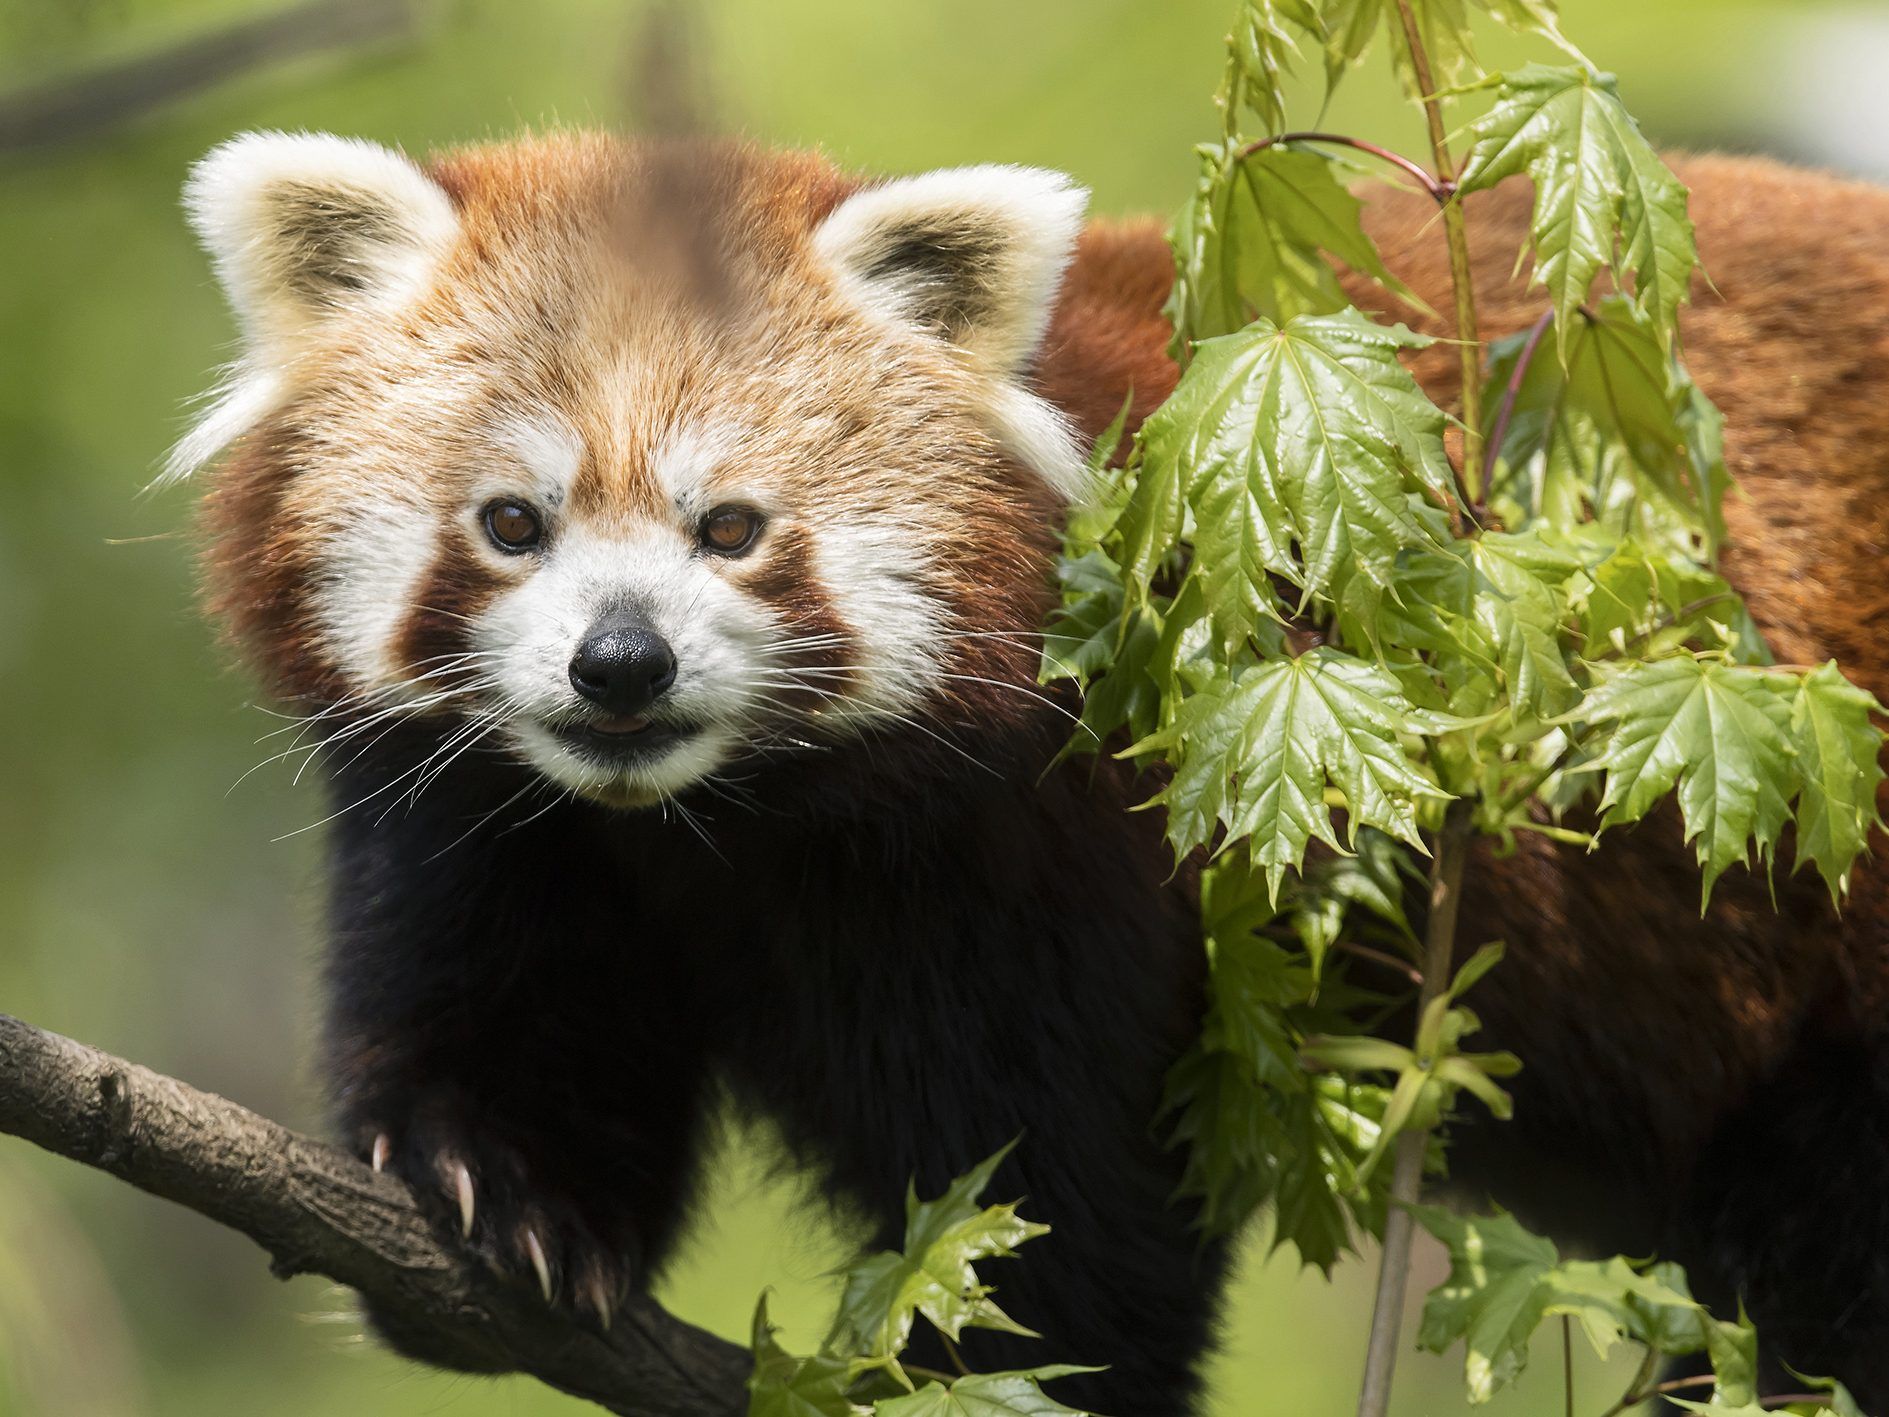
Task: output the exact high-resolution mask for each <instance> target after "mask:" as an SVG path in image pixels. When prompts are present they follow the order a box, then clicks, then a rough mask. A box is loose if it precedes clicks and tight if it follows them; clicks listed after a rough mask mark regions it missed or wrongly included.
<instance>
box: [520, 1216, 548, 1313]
mask: <svg viewBox="0 0 1889 1417" xmlns="http://www.w3.org/2000/svg"><path fill="white" fill-rule="evenodd" d="M525 1253H526V1254H528V1255H530V1256H531V1267H532V1268H533V1269H535V1270H537V1271H538V1287H539V1288H540V1289H542V1290H543V1291H544V1301H545V1303H547V1304H548V1303H550V1302H551V1266H550V1264H549V1263H548V1262H547V1261H546V1260H545V1257H544V1246H543V1245H541V1244H539V1243H538V1232H537V1231H536V1230H526V1231H525Z"/></svg>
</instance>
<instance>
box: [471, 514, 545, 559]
mask: <svg viewBox="0 0 1889 1417" xmlns="http://www.w3.org/2000/svg"><path fill="white" fill-rule="evenodd" d="M485 529H486V532H487V534H488V535H490V536H491V538H492V540H493V541H494V542H496V543H497V544H498V548H499V550H501V551H511V552H518V551H529V550H531V548H532V547H534V546H536V545H537V544H538V542H539V541H540V540H542V539H543V537H544V528H543V527H542V526H541V525H540V524H539V522H538V514H537V513H536V512H534V511H532V510H531V508H530V507H527V506H526V505H525V504H524V503H523V502H494V503H492V504H491V505H490V506H489V507H487V508H486V509H485Z"/></svg>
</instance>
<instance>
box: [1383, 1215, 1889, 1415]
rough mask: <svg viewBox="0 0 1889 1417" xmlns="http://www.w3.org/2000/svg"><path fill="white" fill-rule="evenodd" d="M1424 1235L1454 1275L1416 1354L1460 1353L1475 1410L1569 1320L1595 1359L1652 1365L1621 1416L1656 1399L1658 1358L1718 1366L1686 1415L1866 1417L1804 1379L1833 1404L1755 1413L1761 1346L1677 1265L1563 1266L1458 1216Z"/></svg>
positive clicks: (1436, 1297) (1527, 1238)
mask: <svg viewBox="0 0 1889 1417" xmlns="http://www.w3.org/2000/svg"><path fill="white" fill-rule="evenodd" d="M1413 1212H1414V1214H1415V1216H1416V1219H1417V1222H1418V1224H1420V1225H1422V1226H1423V1228H1424V1229H1426V1230H1428V1231H1429V1232H1430V1233H1431V1234H1432V1235H1434V1236H1435V1237H1436V1238H1437V1239H1438V1240H1440V1241H1442V1243H1443V1245H1444V1247H1445V1248H1446V1249H1447V1250H1448V1251H1449V1257H1450V1273H1449V1277H1448V1278H1447V1279H1445V1280H1444V1281H1443V1282H1442V1283H1441V1284H1440V1285H1438V1286H1437V1287H1436V1289H1434V1290H1433V1291H1431V1293H1430V1296H1429V1299H1428V1300H1427V1301H1426V1303H1425V1304H1424V1309H1423V1323H1422V1327H1421V1328H1420V1329H1419V1330H1418V1334H1417V1344H1418V1346H1419V1347H1421V1348H1425V1349H1428V1350H1429V1351H1430V1352H1432V1353H1442V1352H1445V1351H1447V1350H1448V1349H1449V1348H1451V1347H1452V1346H1453V1345H1455V1344H1457V1343H1459V1342H1460V1343H1461V1344H1462V1345H1463V1354H1464V1359H1463V1378H1464V1383H1465V1386H1466V1387H1467V1389H1468V1393H1469V1400H1470V1401H1471V1402H1474V1403H1483V1402H1487V1401H1488V1400H1489V1399H1490V1398H1491V1397H1493V1396H1494V1395H1495V1394H1496V1393H1497V1392H1499V1391H1501V1390H1502V1389H1503V1388H1504V1387H1506V1386H1508V1385H1509V1384H1510V1383H1511V1382H1513V1381H1514V1380H1515V1379H1516V1377H1518V1376H1519V1375H1520V1374H1521V1372H1522V1370H1523V1368H1524V1367H1525V1366H1526V1365H1527V1363H1528V1347H1529V1340H1530V1339H1531V1337H1532V1336H1533V1335H1534V1333H1535V1331H1536V1329H1537V1328H1538V1327H1540V1325H1541V1324H1542V1322H1543V1321H1544V1320H1546V1319H1549V1318H1556V1317H1559V1318H1565V1319H1568V1320H1570V1321H1571V1322H1572V1323H1573V1324H1574V1325H1577V1326H1578V1327H1579V1328H1580V1331H1581V1333H1582V1334H1583V1335H1584V1336H1585V1337H1586V1338H1587V1341H1588V1343H1589V1344H1590V1345H1591V1346H1592V1348H1593V1350H1594V1352H1595V1354H1596V1355H1598V1356H1599V1357H1602V1358H1605V1357H1607V1356H1608V1355H1609V1354H1610V1353H1611V1352H1612V1351H1613V1349H1614V1346H1615V1345H1616V1344H1618V1343H1621V1342H1630V1343H1638V1344H1641V1345H1643V1346H1644V1347H1645V1349H1646V1350H1647V1355H1648V1362H1647V1363H1645V1364H1644V1365H1643V1366H1642V1368H1641V1376H1640V1377H1639V1378H1636V1379H1635V1385H1634V1387H1633V1388H1632V1389H1630V1390H1629V1392H1628V1393H1627V1394H1626V1396H1625V1397H1623V1398H1622V1400H1621V1403H1620V1405H1619V1407H1618V1408H1616V1409H1615V1410H1624V1409H1625V1408H1626V1407H1627V1406H1628V1405H1629V1404H1630V1403H1631V1404H1637V1403H1638V1402H1639V1401H1640V1400H1642V1399H1644V1398H1646V1397H1650V1396H1651V1395H1652V1388H1651V1379H1650V1377H1649V1375H1650V1374H1652V1373H1654V1371H1655V1364H1654V1362H1653V1357H1654V1355H1663V1356H1666V1357H1681V1356H1685V1355H1689V1354H1694V1353H1704V1354H1706V1355H1707V1357H1708V1358H1709V1360H1710V1362H1711V1368H1712V1381H1711V1390H1710V1396H1709V1398H1708V1399H1707V1400H1705V1401H1696V1400H1693V1399H1690V1398H1685V1397H1681V1396H1677V1395H1674V1396H1673V1398H1672V1400H1673V1401H1675V1402H1677V1403H1678V1404H1679V1405H1680V1406H1681V1407H1684V1408H1686V1409H1688V1410H1690V1411H1694V1412H1703V1413H1708V1414H1714V1417H1734V1414H1736V1417H1749V1414H1755V1413H1759V1412H1765V1411H1770V1412H1777V1411H1788V1412H1806V1411H1811V1410H1833V1411H1835V1412H1837V1413H1844V1414H1853V1415H1854V1417H1861V1413H1860V1411H1859V1409H1858V1408H1857V1407H1856V1404H1855V1401H1854V1400H1853V1399H1852V1398H1851V1397H1850V1396H1849V1394H1848V1393H1847V1392H1845V1391H1844V1390H1843V1387H1842V1385H1841V1384H1839V1383H1835V1382H1832V1381H1829V1380H1827V1379H1825V1380H1819V1379H1807V1380H1806V1385H1807V1386H1816V1387H1819V1388H1822V1389H1823V1390H1824V1391H1826V1392H1828V1393H1829V1397H1828V1398H1827V1399H1826V1400H1824V1401H1822V1402H1820V1403H1819V1404H1818V1406H1817V1407H1816V1408H1815V1409H1813V1408H1811V1407H1809V1406H1806V1405H1799V1404H1792V1405H1790V1406H1788V1407H1784V1408H1779V1407H1775V1406H1769V1407H1766V1406H1760V1405H1759V1401H1758V1391H1757V1380H1758V1335H1757V1333H1756V1331H1755V1330H1754V1329H1753V1328H1752V1326H1751V1321H1750V1320H1749V1319H1748V1318H1746V1317H1745V1316H1744V1315H1743V1314H1742V1313H1741V1314H1740V1315H1739V1317H1738V1318H1737V1319H1736V1320H1729V1319H1719V1318H1715V1317H1713V1315H1712V1314H1711V1313H1709V1312H1708V1311H1707V1310H1706V1309H1705V1307H1704V1306H1703V1305H1701V1304H1700V1303H1698V1301H1696V1300H1695V1299H1694V1298H1693V1297H1692V1294H1691V1291H1690V1290H1689V1289H1688V1288H1687V1285H1686V1277H1685V1274H1684V1273H1683V1272H1682V1271H1681V1270H1680V1268H1679V1267H1678V1266H1677V1265H1673V1264H1655V1263H1651V1262H1647V1261H1635V1260H1626V1259H1622V1258H1620V1257H1618V1256H1615V1257H1614V1258H1612V1259H1606V1260H1568V1259H1563V1258H1562V1257H1561V1255H1560V1253H1559V1252H1558V1251H1557V1250H1556V1249H1555V1246H1554V1245H1553V1243H1552V1242H1550V1241H1548V1240H1544V1239H1543V1238H1542V1237H1541V1236H1539V1235H1533V1234H1530V1233H1529V1232H1528V1231H1527V1230H1525V1229H1523V1228H1522V1227H1521V1226H1520V1225H1519V1224H1517V1223H1516V1221H1515V1218H1514V1217H1513V1216H1510V1215H1505V1214H1500V1213H1498V1214H1495V1215H1487V1216H1462V1215H1457V1214H1455V1213H1453V1212H1451V1211H1447V1210H1441V1209H1437V1208H1435V1207H1431V1206H1417V1207H1414V1208H1413Z"/></svg>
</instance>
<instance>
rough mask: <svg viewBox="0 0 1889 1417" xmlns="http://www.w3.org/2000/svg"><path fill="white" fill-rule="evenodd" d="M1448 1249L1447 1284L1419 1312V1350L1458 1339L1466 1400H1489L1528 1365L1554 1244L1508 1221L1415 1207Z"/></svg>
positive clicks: (1543, 1304)
mask: <svg viewBox="0 0 1889 1417" xmlns="http://www.w3.org/2000/svg"><path fill="white" fill-rule="evenodd" d="M1412 1213H1413V1214H1414V1215H1415V1216H1416V1218H1417V1221H1418V1223H1419V1224H1421V1225H1422V1226H1423V1228H1424V1229H1426V1230H1428V1231H1429V1232H1430V1233H1431V1234H1432V1235H1434V1236H1436V1237H1437V1238H1438V1239H1439V1240H1441V1241H1442V1242H1443V1243H1444V1244H1445V1245H1446V1246H1448V1248H1449V1252H1450V1273H1449V1278H1447V1279H1445V1280H1444V1281H1443V1283H1442V1284H1440V1285H1438V1286H1437V1287H1436V1288H1435V1289H1434V1290H1432V1291H1431V1293H1430V1297H1429V1299H1428V1300H1427V1301H1426V1302H1425V1304H1424V1306H1423V1323H1422V1327H1421V1328H1420V1329H1419V1330H1418V1332H1417V1345H1418V1347H1420V1348H1425V1349H1428V1350H1429V1351H1430V1352H1432V1353H1442V1352H1444V1351H1445V1350H1447V1349H1448V1348H1449V1347H1450V1346H1451V1345H1452V1344H1454V1343H1455V1342H1457V1341H1458V1340H1461V1341H1462V1343H1463V1345H1464V1349H1465V1357H1464V1379H1465V1382H1466V1383H1467V1385H1468V1388H1469V1400H1470V1401H1471V1402H1487V1401H1488V1400H1489V1398H1490V1397H1491V1396H1492V1395H1493V1394H1494V1393H1495V1391H1496V1390H1497V1389H1498V1388H1500V1387H1502V1386H1503V1385H1505V1384H1506V1383H1508V1382H1510V1381H1512V1380H1513V1379H1514V1378H1515V1376H1516V1375H1517V1374H1518V1373H1520V1372H1521V1371H1522V1369H1523V1368H1524V1367H1525V1366H1526V1365H1527V1363H1528V1340H1529V1338H1530V1337H1531V1336H1532V1335H1533V1334H1534V1332H1535V1329H1536V1328H1537V1326H1539V1325H1540V1323H1541V1321H1542V1319H1543V1318H1544V1317H1545V1316H1546V1313H1547V1301H1546V1299H1545V1298H1544V1296H1543V1294H1542V1292H1541V1291H1542V1279H1543V1277H1544V1276H1545V1275H1546V1274H1547V1273H1548V1272H1549V1271H1550V1270H1552V1269H1553V1268H1554V1267H1555V1265H1556V1264H1558V1263H1559V1262H1560V1255H1559V1254H1558V1253H1557V1252H1556V1250H1555V1247H1554V1245H1553V1244H1552V1243H1550V1242H1549V1241H1547V1240H1544V1239H1542V1238H1541V1237H1540V1236H1539V1235H1531V1234H1529V1233H1528V1232H1527V1231H1526V1230H1524V1229H1522V1227H1521V1226H1520V1225H1518V1224H1516V1222H1515V1221H1514V1219H1513V1218H1511V1217H1509V1216H1506V1215H1499V1216H1459V1215H1455V1214H1453V1213H1451V1212H1449V1211H1445V1210H1439V1209H1436V1208H1433V1207H1430V1206H1417V1207H1413V1211H1412Z"/></svg>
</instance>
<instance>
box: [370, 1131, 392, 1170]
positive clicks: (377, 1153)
mask: <svg viewBox="0 0 1889 1417" xmlns="http://www.w3.org/2000/svg"><path fill="white" fill-rule="evenodd" d="M393 1149H394V1140H393V1138H392V1137H390V1136H388V1135H387V1133H385V1132H379V1133H377V1134H376V1135H375V1137H374V1156H373V1167H374V1169H375V1170H376V1171H385V1170H386V1169H387V1158H388V1157H389V1156H390V1155H391V1154H392V1153H393Z"/></svg>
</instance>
